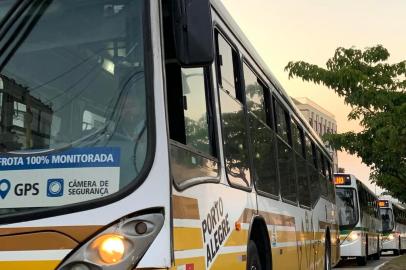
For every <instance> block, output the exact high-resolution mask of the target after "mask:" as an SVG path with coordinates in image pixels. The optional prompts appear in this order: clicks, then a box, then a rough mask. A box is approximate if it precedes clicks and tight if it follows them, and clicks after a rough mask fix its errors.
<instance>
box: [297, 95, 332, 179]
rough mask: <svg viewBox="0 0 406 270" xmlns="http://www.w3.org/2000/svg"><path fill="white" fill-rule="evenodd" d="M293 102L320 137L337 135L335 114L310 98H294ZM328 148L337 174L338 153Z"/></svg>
mask: <svg viewBox="0 0 406 270" xmlns="http://www.w3.org/2000/svg"><path fill="white" fill-rule="evenodd" d="M292 100H293V102H294V103H295V104H296V106H297V107H298V109H299V110H300V112H301V113H302V114H303V116H304V117H305V119H306V120H307V121H308V122H309V124H310V125H311V126H312V128H313V129H314V130H315V131H316V132H317V134H319V136H320V137H321V136H323V135H324V134H325V133H337V122H336V120H335V116H334V114H332V113H331V112H329V111H327V110H326V109H324V108H322V107H321V106H320V105H318V104H317V103H315V102H313V101H311V100H310V99H308V98H292ZM326 147H327V149H328V150H329V151H330V155H331V156H332V158H333V162H334V171H335V172H337V171H338V158H337V151H335V150H333V149H332V148H331V147H330V146H329V145H328V144H326Z"/></svg>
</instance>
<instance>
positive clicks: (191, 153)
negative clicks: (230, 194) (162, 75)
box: [166, 63, 218, 188]
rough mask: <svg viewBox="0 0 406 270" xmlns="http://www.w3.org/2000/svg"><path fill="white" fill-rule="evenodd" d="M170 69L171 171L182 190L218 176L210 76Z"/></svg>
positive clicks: (199, 70)
mask: <svg viewBox="0 0 406 270" xmlns="http://www.w3.org/2000/svg"><path fill="white" fill-rule="evenodd" d="M166 66H167V88H168V95H167V96H168V112H169V132H170V138H171V140H172V141H171V150H170V152H171V169H172V176H173V178H174V181H175V183H176V184H177V185H178V187H181V188H182V187H186V186H188V185H190V184H193V183H196V182H201V181H202V179H204V177H206V178H212V179H214V178H216V177H217V176H218V162H217V159H216V158H215V156H216V150H215V149H216V147H215V135H214V123H213V117H210V115H211V108H212V106H211V102H210V100H211V99H210V91H209V90H208V88H209V87H207V76H208V75H207V72H206V70H205V69H204V68H181V67H180V66H179V65H178V64H175V63H171V64H167V65H166Z"/></svg>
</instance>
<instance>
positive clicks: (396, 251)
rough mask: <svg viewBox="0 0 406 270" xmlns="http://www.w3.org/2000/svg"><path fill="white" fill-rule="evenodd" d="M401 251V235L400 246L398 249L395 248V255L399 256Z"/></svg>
mask: <svg viewBox="0 0 406 270" xmlns="http://www.w3.org/2000/svg"><path fill="white" fill-rule="evenodd" d="M400 251H401V249H400V236H399V247H398V249H395V250H393V255H395V256H399V255H400Z"/></svg>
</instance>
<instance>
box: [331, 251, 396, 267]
mask: <svg viewBox="0 0 406 270" xmlns="http://www.w3.org/2000/svg"><path fill="white" fill-rule="evenodd" d="M394 258H396V257H395V256H393V255H392V254H390V253H387V254H384V255H382V256H381V259H380V260H378V261H375V260H373V259H370V260H368V263H367V265H366V266H358V265H357V262H356V260H355V259H353V260H352V259H351V260H342V261H341V262H340V263H339V264H338V265H337V266H336V267H335V268H336V269H340V270H356V269H362V270H366V269H368V270H374V269H376V268H378V266H380V265H382V264H384V263H385V262H387V261H390V260H391V259H394Z"/></svg>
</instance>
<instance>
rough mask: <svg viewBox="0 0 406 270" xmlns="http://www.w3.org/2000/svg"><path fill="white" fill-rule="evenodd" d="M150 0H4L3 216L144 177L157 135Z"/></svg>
mask: <svg viewBox="0 0 406 270" xmlns="http://www.w3.org/2000/svg"><path fill="white" fill-rule="evenodd" d="M144 3H146V1H142V0H69V1H65V0H53V1H31V2H29V1H15V0H4V1H1V3H0V16H2V18H1V19H2V21H1V23H0V50H1V53H0V173H1V177H0V179H1V181H0V197H1V198H0V201H1V203H0V215H9V214H11V213H15V212H16V211H20V212H21V211H24V210H30V209H33V208H35V209H36V208H40V207H47V208H49V207H52V206H61V205H67V204H72V203H79V202H83V201H88V200H92V199H98V198H101V197H104V196H107V195H110V194H112V193H115V192H117V191H119V190H121V189H122V188H124V187H125V186H127V185H128V184H130V183H134V182H136V181H140V180H138V177H137V176H138V175H139V172H140V170H141V169H142V168H143V166H144V161H145V159H146V155H147V150H148V149H147V145H148V136H147V132H149V130H147V119H148V117H147V105H146V104H147V102H146V82H145V74H144V72H145V70H146V66H147V65H148V63H146V61H145V59H144V58H145V57H144V54H145V51H146V50H144V47H145V45H144V43H145V41H144V36H145V35H144V29H145V25H144V24H145V21H146V18H145V17H147V16H145V11H144V10H145V7H144ZM6 14H7V15H6Z"/></svg>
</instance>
